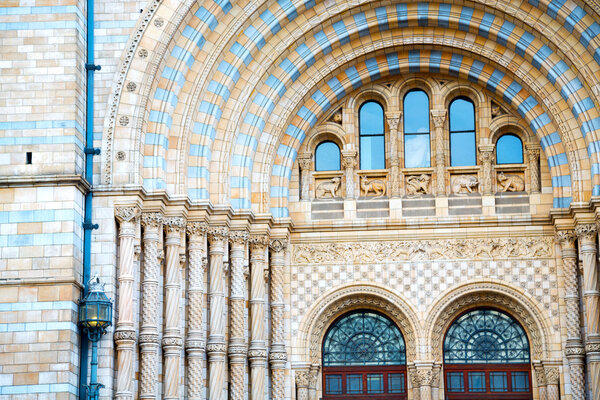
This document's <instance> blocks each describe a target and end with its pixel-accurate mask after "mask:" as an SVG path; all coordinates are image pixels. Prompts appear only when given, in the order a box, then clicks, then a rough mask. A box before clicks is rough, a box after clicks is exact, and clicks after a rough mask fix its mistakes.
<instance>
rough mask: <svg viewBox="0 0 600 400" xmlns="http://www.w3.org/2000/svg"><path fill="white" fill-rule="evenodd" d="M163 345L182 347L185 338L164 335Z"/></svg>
mask: <svg viewBox="0 0 600 400" xmlns="http://www.w3.org/2000/svg"><path fill="white" fill-rule="evenodd" d="M162 346H163V347H182V346H183V339H181V338H180V337H173V336H170V337H164V338H163V340H162Z"/></svg>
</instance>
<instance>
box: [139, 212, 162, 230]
mask: <svg viewBox="0 0 600 400" xmlns="http://www.w3.org/2000/svg"><path fill="white" fill-rule="evenodd" d="M163 218H164V217H163V215H162V214H161V213H158V212H145V213H142V226H143V227H144V228H146V229H159V228H160V227H161V226H162V224H163Z"/></svg>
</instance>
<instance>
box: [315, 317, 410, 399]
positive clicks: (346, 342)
mask: <svg viewBox="0 0 600 400" xmlns="http://www.w3.org/2000/svg"><path fill="white" fill-rule="evenodd" d="M323 399H324V400H337V399H340V400H341V399H344V400H347V399H356V400H362V399H388V400H405V399H406V351H405V343H404V338H403V336H402V333H401V332H400V329H398V327H397V326H396V324H394V322H392V321H391V320H390V319H389V318H387V317H385V316H383V315H381V314H379V313H377V312H375V311H372V310H358V311H353V312H350V313H348V314H344V315H343V316H341V317H340V318H338V319H337V320H336V321H335V322H334V323H333V324H332V325H331V326H330V328H329V329H328V331H327V333H326V334H325V338H324V340H323Z"/></svg>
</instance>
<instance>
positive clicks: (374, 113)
mask: <svg viewBox="0 0 600 400" xmlns="http://www.w3.org/2000/svg"><path fill="white" fill-rule="evenodd" d="M359 123H360V134H361V135H383V132H384V128H383V107H381V105H379V103H376V102H374V101H367V102H366V103H364V104H363V105H362V106H361V107H360V112H359Z"/></svg>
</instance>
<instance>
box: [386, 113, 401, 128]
mask: <svg viewBox="0 0 600 400" xmlns="http://www.w3.org/2000/svg"><path fill="white" fill-rule="evenodd" d="M385 118H386V119H387V123H388V126H389V127H390V130H392V131H397V130H398V125H399V124H400V122H401V121H402V111H388V112H386V113H385Z"/></svg>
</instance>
